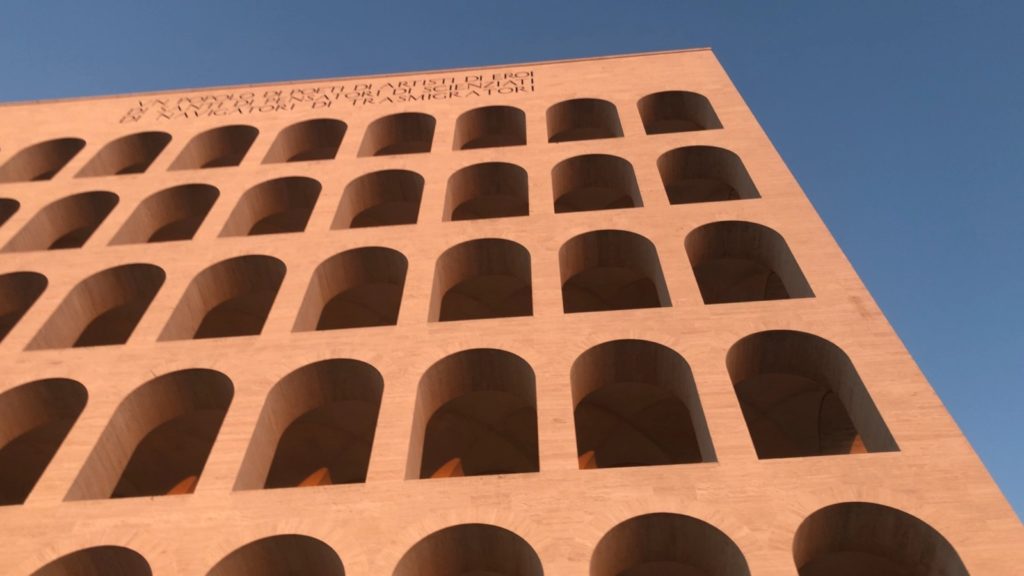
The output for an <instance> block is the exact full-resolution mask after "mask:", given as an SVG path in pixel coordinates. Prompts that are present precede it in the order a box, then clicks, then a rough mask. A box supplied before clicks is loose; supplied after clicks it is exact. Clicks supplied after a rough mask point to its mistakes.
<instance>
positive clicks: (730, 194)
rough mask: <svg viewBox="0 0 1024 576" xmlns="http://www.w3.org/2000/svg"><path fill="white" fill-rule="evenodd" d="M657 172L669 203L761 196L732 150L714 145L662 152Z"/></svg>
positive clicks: (718, 200)
mask: <svg viewBox="0 0 1024 576" xmlns="http://www.w3.org/2000/svg"><path fill="white" fill-rule="evenodd" d="M658 171H659V172H660V173H661V182H662V184H664V185H665V192H666V193H667V194H668V200H669V202H670V203H672V204H693V203H697V202H720V201H724V200H743V199H748V198H760V197H761V195H760V194H758V192H757V187H756V186H755V185H754V181H753V180H751V178H750V174H748V173H747V169H746V168H745V167H744V166H743V161H742V160H740V157H739V156H737V155H736V154H735V153H733V152H730V151H729V150H726V149H724V148H716V147H714V146H686V147H683V148H676V149H675V150H670V151H668V152H666V153H664V154H662V155H661V156H660V157H659V158H658Z"/></svg>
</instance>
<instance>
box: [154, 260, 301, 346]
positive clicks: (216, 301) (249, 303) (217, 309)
mask: <svg viewBox="0 0 1024 576" xmlns="http://www.w3.org/2000/svg"><path fill="white" fill-rule="evenodd" d="M284 274H285V265H284V262H281V261H280V260H278V259H277V258H272V257H270V256H238V257H236V258H231V259H230V260H224V261H223V262H218V263H217V264H214V265H213V266H210V267H209V268H207V269H205V270H203V271H202V272H200V273H199V274H197V275H196V277H195V278H194V279H193V280H192V283H191V284H189V287H188V288H187V289H186V290H185V294H184V295H183V296H182V297H181V302H179V303H178V307H177V308H175V309H174V313H173V314H171V319H170V320H169V321H168V322H167V326H165V327H164V331H163V333H162V334H161V335H160V340H189V339H200V338H225V337H228V336H251V335H256V334H259V333H260V332H261V331H262V330H263V324H264V322H266V321H267V315H268V314H270V307H271V306H272V305H273V304H274V299H275V298H276V297H277V291H278V289H279V288H280V287H281V282H282V281H283V280H284Z"/></svg>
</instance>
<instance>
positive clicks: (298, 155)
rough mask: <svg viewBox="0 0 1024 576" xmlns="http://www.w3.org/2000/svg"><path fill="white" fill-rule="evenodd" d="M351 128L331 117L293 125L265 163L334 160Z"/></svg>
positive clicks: (281, 133) (283, 133)
mask: <svg viewBox="0 0 1024 576" xmlns="http://www.w3.org/2000/svg"><path fill="white" fill-rule="evenodd" d="M347 128H348V127H347V126H346V125H345V123H344V122H342V121H341V120H332V119H330V118H320V119H317V120H306V121H305V122H299V123H297V124H292V125H291V126H289V127H287V128H285V129H284V130H281V132H280V133H279V134H278V135H277V139H276V140H274V143H273V144H272V145H271V146H270V150H268V151H267V155H266V157H265V158H263V163H264V164H274V163H277V162H305V161H308V160H332V159H333V158H334V157H335V156H336V155H337V154H338V147H340V146H341V140H342V138H344V137H345V130H346V129H347Z"/></svg>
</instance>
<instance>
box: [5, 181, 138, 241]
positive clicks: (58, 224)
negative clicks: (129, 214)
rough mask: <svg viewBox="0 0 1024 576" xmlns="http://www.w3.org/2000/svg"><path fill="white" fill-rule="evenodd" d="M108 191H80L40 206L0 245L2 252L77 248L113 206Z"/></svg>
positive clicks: (114, 202)
mask: <svg viewBox="0 0 1024 576" xmlns="http://www.w3.org/2000/svg"><path fill="white" fill-rule="evenodd" d="M117 201H118V198H117V194H114V193H112V192H82V193H79V194H74V195H72V196H66V197H64V198H61V199H59V200H55V201H53V202H51V203H50V204H47V205H46V206H44V207H43V209H42V210H40V211H39V212H37V213H36V214H35V215H34V216H32V218H31V219H30V220H29V221H28V222H27V223H26V224H25V225H24V226H23V227H22V228H21V230H19V231H18V233H17V234H15V235H14V237H13V238H11V239H10V240H9V241H8V242H7V245H6V246H4V252H30V251H33V250H60V249H63V248H81V247H82V246H83V245H84V244H85V243H86V241H87V240H89V237H90V236H92V233H93V232H95V231H96V229H97V228H99V227H100V224H102V223H103V221H104V220H105V219H106V218H107V216H108V215H109V214H110V212H111V211H112V210H113V209H114V206H117Z"/></svg>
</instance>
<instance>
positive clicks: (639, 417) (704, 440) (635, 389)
mask: <svg viewBox="0 0 1024 576" xmlns="http://www.w3.org/2000/svg"><path fill="white" fill-rule="evenodd" d="M571 380H572V399H573V407H574V410H575V421H576V449H577V454H578V455H579V459H580V468H584V469H585V468H618V467H624V466H657V465H662V464H689V463H693V462H713V461H714V460H715V451H714V448H713V447H712V445H711V436H710V434H709V433H708V427H707V422H706V420H705V419H704V411H703V410H702V409H701V404H700V397H699V396H697V386H696V384H694V381H693V373H692V372H691V371H690V366H689V365H688V364H687V363H686V361H685V360H683V357H682V356H680V355H679V354H677V353H676V352H675V351H674V350H672V349H670V348H667V347H665V346H662V345H661V344H655V343H654V342H647V341H645V340H615V341H612V342H606V343H604V344H599V345H597V346H594V347H593V348H591V349H589V350H587V351H586V352H584V353H583V354H581V355H580V357H579V358H577V359H576V361H575V362H574V363H573V365H572V371H571Z"/></svg>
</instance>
